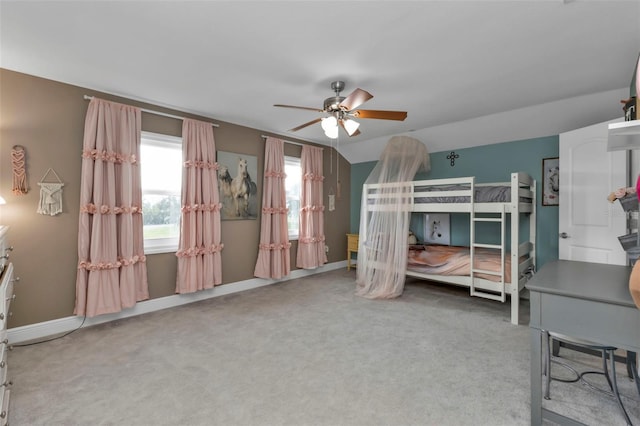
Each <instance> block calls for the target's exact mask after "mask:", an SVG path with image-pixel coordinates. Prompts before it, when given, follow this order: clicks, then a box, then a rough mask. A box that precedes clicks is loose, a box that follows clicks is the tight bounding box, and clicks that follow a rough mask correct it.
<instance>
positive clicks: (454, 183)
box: [358, 172, 536, 324]
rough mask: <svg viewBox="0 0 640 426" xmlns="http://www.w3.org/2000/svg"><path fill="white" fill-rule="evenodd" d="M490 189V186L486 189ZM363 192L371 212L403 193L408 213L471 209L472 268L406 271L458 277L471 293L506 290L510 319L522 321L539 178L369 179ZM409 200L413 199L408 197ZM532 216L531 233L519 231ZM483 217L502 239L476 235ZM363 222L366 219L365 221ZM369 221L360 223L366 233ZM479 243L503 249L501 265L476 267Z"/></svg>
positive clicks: (501, 295)
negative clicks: (489, 195) (523, 234)
mask: <svg viewBox="0 0 640 426" xmlns="http://www.w3.org/2000/svg"><path fill="white" fill-rule="evenodd" d="M485 189H486V191H485ZM496 190H498V191H497V192H499V193H501V194H502V195H501V196H498V197H497V199H498V201H489V200H486V199H485V198H486V196H485V195H483V194H484V193H491V192H493V195H495V194H496V193H497V192H496ZM363 197H366V202H364V203H363V208H364V209H366V213H367V216H366V217H368V216H369V213H371V212H375V211H378V212H385V211H393V210H394V209H395V207H394V204H396V203H397V200H399V199H400V198H402V200H403V201H404V202H403V204H406V205H407V213H408V214H409V213H411V212H425V213H428V212H431V213H468V214H469V233H470V239H469V241H470V246H469V256H470V265H471V266H470V274H469V275H466V276H457V275H433V274H425V273H421V272H415V271H411V270H409V269H408V270H407V273H406V275H407V276H413V277H418V278H423V279H428V280H433V281H439V282H447V283H453V284H457V285H462V286H466V287H469V289H470V294H471V295H472V296H478V297H483V298H488V299H492V300H498V301H501V302H505V301H506V299H507V297H506V296H507V295H509V296H510V297H511V323H512V324H518V315H519V299H520V297H519V296H520V291H521V290H522V289H523V288H524V284H525V283H526V281H527V280H528V279H529V277H530V276H531V272H532V271H534V270H535V263H536V247H535V236H536V182H535V180H534V179H533V178H531V177H530V176H529V175H528V174H526V173H522V172H515V173H512V174H511V181H510V182H498V183H482V184H479V183H476V182H475V177H462V178H451V179H435V180H419V181H411V182H402V183H382V184H365V185H364V187H363ZM407 200H408V201H409V202H408V203H407ZM507 215H511V221H510V222H511V226H510V235H511V238H510V254H509V256H510V259H509V260H510V263H511V267H510V269H511V273H510V277H506V276H505V275H506V274H505V256H507V241H506V237H505V234H506V233H505V231H506V218H507ZM522 215H524V217H527V218H528V222H529V235H528V238H526V237H525V238H523V239H524V241H521V236H520V234H521V233H520V218H521V217H523V216H522ZM478 222H494V223H496V224H497V225H499V226H500V244H486V243H482V242H480V241H476V232H475V225H476V223H478ZM362 225H363V224H361V226H362ZM366 229H367V224H366V223H365V224H364V227H363V228H361V230H360V231H361V235H360V239H361V240H362V239H363V237H364V236H363V235H362V234H363V231H364V235H365V236H366V235H367V233H366ZM366 246H367V244H366V241H365V242H364V244H361V245H360V250H361V251H364V253H362V252H359V253H358V257H361V256H366V255H367V253H366V251H367V249H366ZM476 249H480V250H485V249H493V250H498V251H499V252H500V259H501V261H500V265H501V267H500V268H499V269H500V270H499V271H489V270H480V269H476V268H475V265H476V263H475V262H474V257H475V251H476ZM478 275H483V276H485V277H486V276H487V275H492V276H495V278H494V279H495V280H497V281H493V280H490V279H485V278H480V277H478Z"/></svg>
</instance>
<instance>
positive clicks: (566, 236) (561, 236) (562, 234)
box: [560, 232, 569, 238]
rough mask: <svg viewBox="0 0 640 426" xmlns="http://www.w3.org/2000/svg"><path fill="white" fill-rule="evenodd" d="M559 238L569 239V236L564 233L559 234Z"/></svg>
mask: <svg viewBox="0 0 640 426" xmlns="http://www.w3.org/2000/svg"><path fill="white" fill-rule="evenodd" d="M560 238H569V234H567V233H566V232H561V233H560Z"/></svg>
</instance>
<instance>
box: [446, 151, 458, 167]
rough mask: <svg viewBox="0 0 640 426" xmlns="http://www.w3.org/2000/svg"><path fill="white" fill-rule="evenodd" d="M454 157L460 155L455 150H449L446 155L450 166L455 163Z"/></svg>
mask: <svg viewBox="0 0 640 426" xmlns="http://www.w3.org/2000/svg"><path fill="white" fill-rule="evenodd" d="M456 158H460V155H459V154H456V152H455V151H451V154H449V155H447V160H451V167H453V166H455V165H456Z"/></svg>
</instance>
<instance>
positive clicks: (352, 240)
mask: <svg viewBox="0 0 640 426" xmlns="http://www.w3.org/2000/svg"><path fill="white" fill-rule="evenodd" d="M353 253H355V254H356V255H357V254H358V234H347V271H349V270H351V266H353V267H355V266H356V264H355V263H353V265H352V264H351V255H352V254H353Z"/></svg>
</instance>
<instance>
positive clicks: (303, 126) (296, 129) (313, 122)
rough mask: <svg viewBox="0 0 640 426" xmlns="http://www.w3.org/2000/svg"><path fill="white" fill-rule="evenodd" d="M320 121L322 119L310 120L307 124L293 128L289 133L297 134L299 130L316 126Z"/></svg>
mask: <svg viewBox="0 0 640 426" xmlns="http://www.w3.org/2000/svg"><path fill="white" fill-rule="evenodd" d="M320 121H322V118H316V119H315V120H311V121H309V122H308V123H304V124H301V125H299V126H298V127H294V128H293V129H291V130H289V131H290V132H297V131H298V130H300V129H304V128H305V127H307V126H311V125H312V124H316V123H319V122H320Z"/></svg>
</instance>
